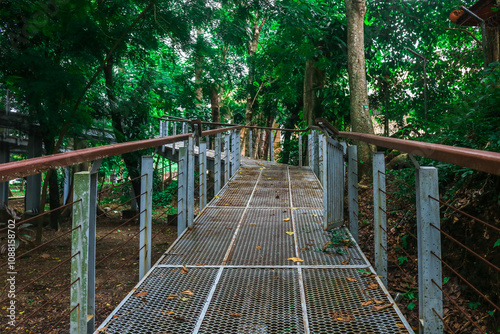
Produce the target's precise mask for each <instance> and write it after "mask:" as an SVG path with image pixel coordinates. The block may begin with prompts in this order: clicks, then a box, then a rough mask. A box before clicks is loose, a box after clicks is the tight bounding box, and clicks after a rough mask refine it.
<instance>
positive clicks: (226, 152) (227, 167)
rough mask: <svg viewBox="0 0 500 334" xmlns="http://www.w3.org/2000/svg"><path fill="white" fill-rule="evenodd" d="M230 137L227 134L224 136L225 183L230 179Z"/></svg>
mask: <svg viewBox="0 0 500 334" xmlns="http://www.w3.org/2000/svg"><path fill="white" fill-rule="evenodd" d="M230 141H231V139H230V135H229V134H228V133H226V135H225V136H224V183H227V181H228V180H229V177H230V173H231V171H230V166H231V152H230V151H229V143H230Z"/></svg>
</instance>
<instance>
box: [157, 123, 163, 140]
mask: <svg viewBox="0 0 500 334" xmlns="http://www.w3.org/2000/svg"><path fill="white" fill-rule="evenodd" d="M158 137H163V121H161V120H160V124H159V129H158Z"/></svg>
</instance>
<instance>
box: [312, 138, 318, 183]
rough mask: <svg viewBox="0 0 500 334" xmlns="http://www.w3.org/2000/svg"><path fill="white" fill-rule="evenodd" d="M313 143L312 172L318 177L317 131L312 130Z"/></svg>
mask: <svg viewBox="0 0 500 334" xmlns="http://www.w3.org/2000/svg"><path fill="white" fill-rule="evenodd" d="M313 133H314V135H313V138H314V140H313V145H314V173H315V174H316V176H318V177H319V133H318V131H314V132H313Z"/></svg>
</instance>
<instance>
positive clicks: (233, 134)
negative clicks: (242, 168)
mask: <svg viewBox="0 0 500 334" xmlns="http://www.w3.org/2000/svg"><path fill="white" fill-rule="evenodd" d="M230 146H231V150H230V151H231V154H230V159H229V161H230V162H231V166H230V168H231V175H230V177H231V176H233V175H234V173H235V172H236V171H235V167H236V152H235V151H236V130H232V131H231V142H230Z"/></svg>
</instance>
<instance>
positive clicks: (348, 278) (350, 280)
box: [345, 276, 358, 282]
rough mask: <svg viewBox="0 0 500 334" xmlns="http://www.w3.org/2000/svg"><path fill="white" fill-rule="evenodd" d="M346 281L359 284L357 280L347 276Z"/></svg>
mask: <svg viewBox="0 0 500 334" xmlns="http://www.w3.org/2000/svg"><path fill="white" fill-rule="evenodd" d="M345 279H346V280H348V281H349V282H357V281H358V280H357V279H355V278H352V277H349V276H347V277H346V278H345Z"/></svg>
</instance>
